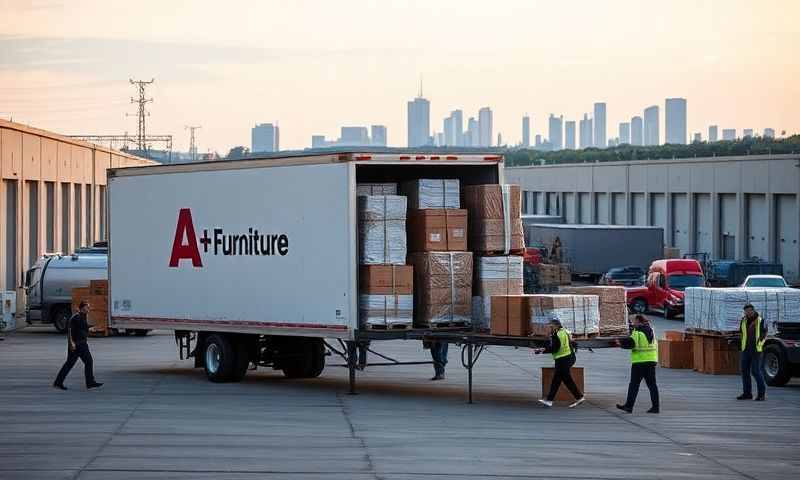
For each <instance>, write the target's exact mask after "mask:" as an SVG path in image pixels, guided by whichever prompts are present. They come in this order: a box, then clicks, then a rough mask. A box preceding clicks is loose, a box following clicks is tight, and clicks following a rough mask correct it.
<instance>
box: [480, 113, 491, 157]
mask: <svg viewBox="0 0 800 480" xmlns="http://www.w3.org/2000/svg"><path fill="white" fill-rule="evenodd" d="M478 131H479V132H480V134H479V135H480V146H481V147H491V146H492V109H491V108H489V107H483V108H481V109H480V110H478Z"/></svg>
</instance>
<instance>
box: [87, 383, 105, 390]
mask: <svg viewBox="0 0 800 480" xmlns="http://www.w3.org/2000/svg"><path fill="white" fill-rule="evenodd" d="M102 386H103V384H102V383H100V382H94V383H90V384H89V385H86V389H87V390H90V389H92V388H97V387H102Z"/></svg>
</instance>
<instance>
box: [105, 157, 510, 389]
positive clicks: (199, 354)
mask: <svg viewBox="0 0 800 480" xmlns="http://www.w3.org/2000/svg"><path fill="white" fill-rule="evenodd" d="M418 178H457V179H459V180H460V181H461V185H470V184H486V183H502V181H503V163H502V157H500V156H496V155H490V154H487V155H461V154H458V155H450V154H448V155H438V154H431V153H407V152H397V153H380V154H377V153H331V154H322V155H305V156H289V157H276V158H261V159H249V160H239V161H222V162H209V163H194V164H184V165H160V166H145V167H136V168H126V169H119V170H110V171H109V180H108V195H109V201H108V203H109V216H110V218H109V227H110V228H109V288H110V294H109V311H110V313H111V326H112V327H115V328H125V329H169V330H173V331H175V333H176V339H177V340H178V343H179V345H180V350H181V358H183V357H184V356H187V357H188V356H193V357H194V359H195V366H196V367H204V368H205V371H206V374H207V376H208V378H209V379H210V380H212V381H216V382H222V381H237V380H240V379H241V378H242V377H243V376H244V375H245V373H246V371H247V369H248V365H249V364H250V363H255V364H257V365H261V366H269V367H272V368H275V369H279V370H282V371H283V372H284V374H285V375H287V376H289V377H315V376H318V375H319V374H320V373H321V372H322V370H323V368H324V366H325V353H326V349H325V344H324V342H323V339H326V338H328V339H340V340H342V341H343V342H345V343H346V346H347V351H348V354H349V355H348V358H349V359H351V360H353V359H354V355H355V350H356V342H357V341H359V340H360V339H364V338H366V336H364V334H365V333H368V332H365V331H363V330H361V329H360V326H359V319H358V305H357V301H358V284H359V282H358V256H357V247H358V246H357V241H358V234H357V216H356V184H357V183H361V182H402V181H405V180H412V179H418ZM372 333H376V332H372ZM384 333H387V334H391V333H392V332H384ZM388 336H391V335H388ZM371 338H372V339H375V338H374V336H373V337H371ZM353 364H354V361H353V362H351V363H350V366H351V382H352V381H354V373H353V372H354V369H353ZM351 387H352V383H351Z"/></svg>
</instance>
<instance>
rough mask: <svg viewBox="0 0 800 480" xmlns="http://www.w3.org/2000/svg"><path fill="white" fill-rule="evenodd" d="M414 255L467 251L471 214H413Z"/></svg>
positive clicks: (410, 228) (435, 210)
mask: <svg viewBox="0 0 800 480" xmlns="http://www.w3.org/2000/svg"><path fill="white" fill-rule="evenodd" d="M407 222H408V248H409V251H411V252H436V251H438V252H459V251H462V252H463V251H465V250H466V249H467V211H466V210H464V209H448V208H432V209H418V210H409V212H408V221H407Z"/></svg>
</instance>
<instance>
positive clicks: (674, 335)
mask: <svg viewBox="0 0 800 480" xmlns="http://www.w3.org/2000/svg"><path fill="white" fill-rule="evenodd" d="M664 338H665V339H666V340H668V341H670V342H682V341H684V340H686V335H685V334H684V333H683V332H681V331H678V330H667V331H665V332H664Z"/></svg>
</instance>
